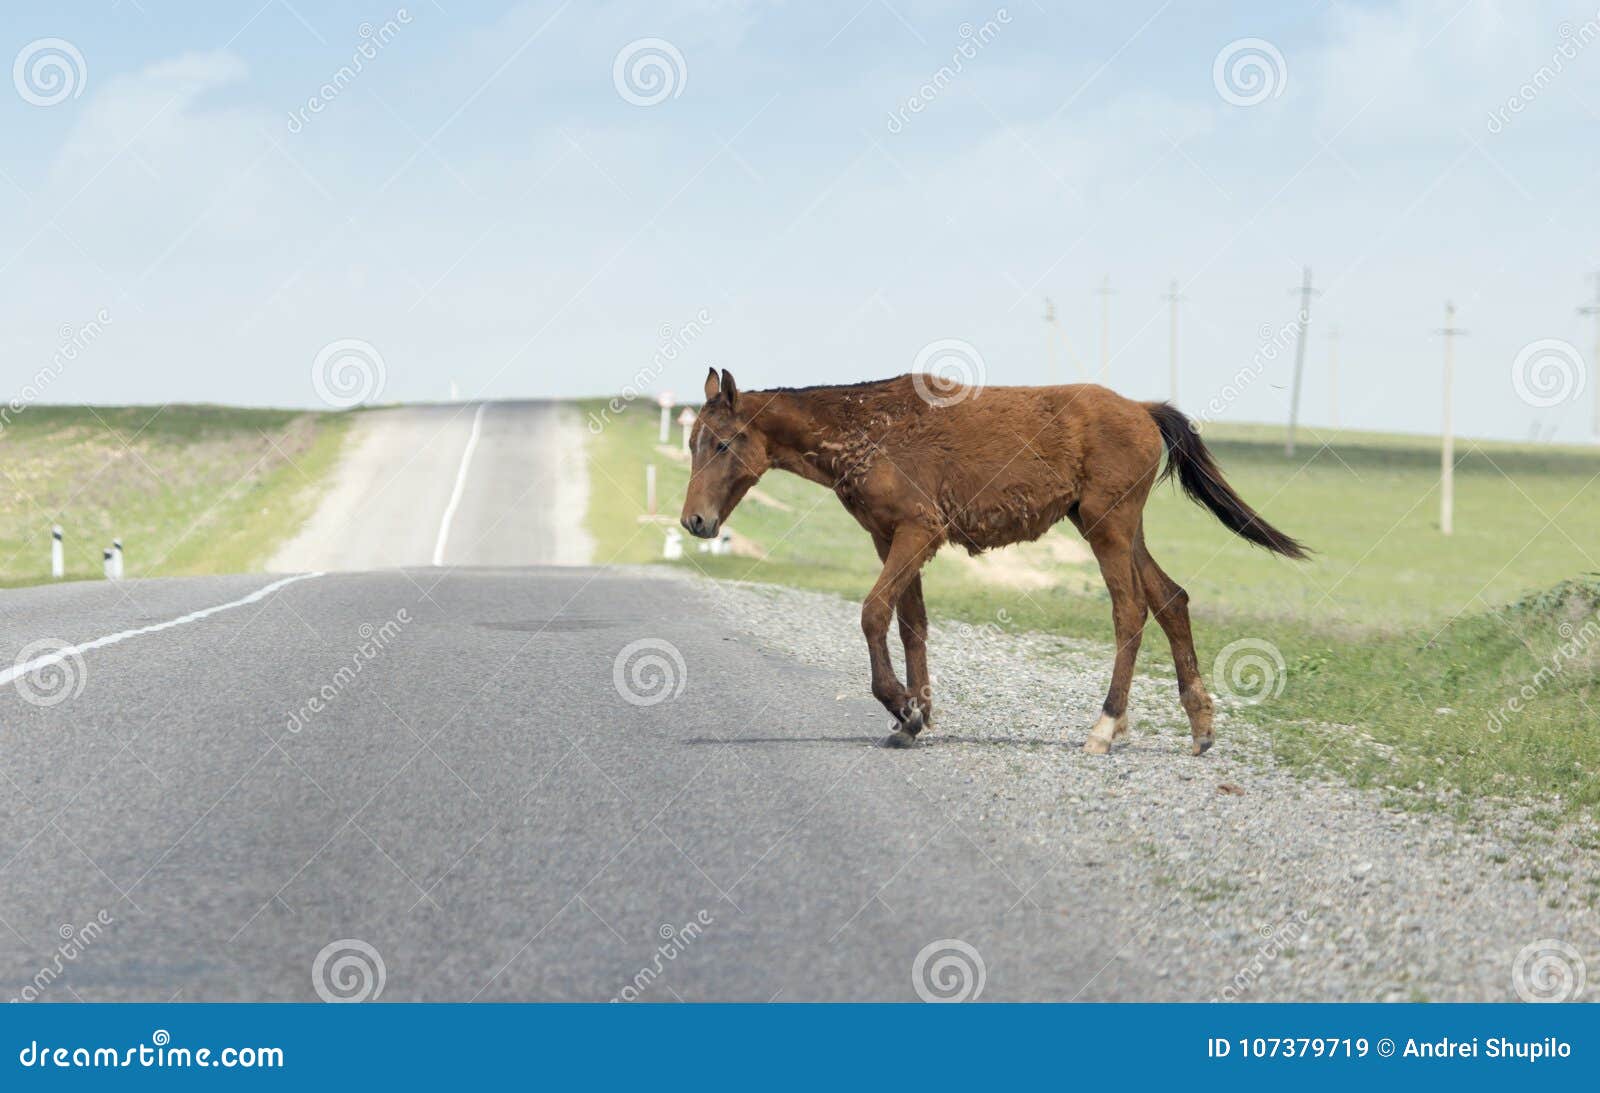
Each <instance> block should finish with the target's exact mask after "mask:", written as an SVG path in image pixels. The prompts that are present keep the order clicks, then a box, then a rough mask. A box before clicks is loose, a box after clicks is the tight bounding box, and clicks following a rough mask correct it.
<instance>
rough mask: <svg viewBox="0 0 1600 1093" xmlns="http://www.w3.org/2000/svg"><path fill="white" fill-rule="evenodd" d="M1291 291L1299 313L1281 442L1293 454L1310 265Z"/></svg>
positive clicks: (1303, 364) (1303, 361)
mask: <svg viewBox="0 0 1600 1093" xmlns="http://www.w3.org/2000/svg"><path fill="white" fill-rule="evenodd" d="M1291 291H1294V292H1297V293H1299V294H1300V313H1299V314H1298V315H1297V316H1296V317H1295V319H1296V324H1297V325H1298V326H1299V327H1300V333H1299V336H1298V337H1297V338H1296V339H1295V343H1294V389H1293V391H1292V392H1291V393H1290V395H1289V435H1288V436H1287V437H1286V438H1285V439H1284V442H1283V454H1284V455H1288V456H1292V455H1294V429H1295V426H1296V425H1298V424H1299V422H1300V379H1301V377H1302V376H1303V375H1304V374H1305V370H1306V330H1307V328H1308V327H1310V326H1311V297H1313V296H1315V295H1316V292H1315V291H1314V290H1313V289H1312V287H1311V267H1310V266H1307V267H1305V272H1304V273H1303V274H1302V275H1301V277H1300V287H1299V288H1297V289H1293V290H1291Z"/></svg>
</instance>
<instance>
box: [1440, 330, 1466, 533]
mask: <svg viewBox="0 0 1600 1093" xmlns="http://www.w3.org/2000/svg"><path fill="white" fill-rule="evenodd" d="M1436 333H1439V334H1442V335H1444V422H1443V430H1442V431H1443V433H1444V435H1443V438H1442V440H1441V443H1440V445H1439V532H1440V534H1442V535H1449V534H1450V533H1451V532H1452V531H1454V530H1455V527H1454V525H1455V508H1456V436H1455V422H1454V419H1453V417H1452V415H1451V407H1450V387H1451V384H1452V382H1453V381H1454V379H1455V368H1456V362H1455V340H1456V338H1457V337H1460V336H1463V335H1465V334H1466V331H1465V330H1462V329H1460V328H1459V327H1457V326H1456V305H1455V304H1452V303H1446V304H1445V305H1444V326H1443V327H1442V328H1440V329H1439V330H1438V331H1436Z"/></svg>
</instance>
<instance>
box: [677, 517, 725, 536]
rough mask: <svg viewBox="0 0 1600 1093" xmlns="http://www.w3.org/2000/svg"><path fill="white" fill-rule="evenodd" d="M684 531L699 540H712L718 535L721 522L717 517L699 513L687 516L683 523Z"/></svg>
mask: <svg viewBox="0 0 1600 1093" xmlns="http://www.w3.org/2000/svg"><path fill="white" fill-rule="evenodd" d="M679 522H680V523H681V524H683V529H684V530H685V531H687V532H688V533H689V534H690V535H693V536H694V537H695V538H697V539H711V538H714V537H715V536H716V534H717V525H718V523H719V522H720V521H718V520H717V518H716V517H715V516H711V517H706V516H702V515H700V514H699V513H698V512H697V513H695V514H694V515H693V516H685V517H684V518H683V519H682V520H681V521H679Z"/></svg>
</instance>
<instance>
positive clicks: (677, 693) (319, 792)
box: [0, 568, 1150, 1001]
mask: <svg viewBox="0 0 1600 1093" xmlns="http://www.w3.org/2000/svg"><path fill="white" fill-rule="evenodd" d="M272 580H273V578H269V577H265V576H261V575H256V576H239V577H227V578H203V579H183V580H158V581H131V582H126V583H124V584H121V585H111V584H104V583H84V584H75V585H70V586H62V587H50V588H37V589H28V590H21V591H16V592H10V593H6V594H5V595H6V605H7V608H8V610H7V611H6V612H5V614H4V616H3V618H0V654H3V659H0V663H4V664H8V665H9V664H11V663H12V661H13V659H14V658H15V657H17V655H18V654H19V653H20V652H21V651H22V650H23V649H24V648H25V647H27V646H29V645H30V644H31V643H34V642H37V641H38V640H39V639H40V638H41V637H50V638H55V639H59V640H60V641H62V642H66V643H70V644H72V645H83V644H85V643H88V642H91V641H93V640H94V639H98V638H103V637H106V636H108V635H115V634H125V633H127V632H129V631H135V630H137V629H139V628H141V627H149V626H152V625H159V624H161V623H164V622H167V621H169V620H173V619H177V618H182V617H185V616H190V615H192V614H193V613H195V612H198V611H201V610H203V609H209V608H216V607H223V608H224V609H223V610H220V611H216V612H215V613H213V614H209V615H207V616H205V617H203V618H199V619H198V620H195V621H188V622H182V623H179V624H177V625H172V626H170V627H167V628H164V629H158V630H154V631H152V632H146V633H133V634H132V635H131V636H126V637H123V638H121V639H120V640H115V641H114V642H113V643H111V644H104V645H101V646H99V647H96V648H91V649H89V650H88V651H86V652H83V653H81V654H69V655H68V656H67V658H66V660H65V661H64V662H63V663H61V664H58V665H55V666H53V667H50V666H47V667H45V668H43V669H41V670H40V671H37V672H33V673H30V674H28V675H26V676H25V677H24V680H23V684H24V685H22V686H19V684H18V682H17V681H15V680H13V681H8V682H7V683H6V685H5V686H4V687H3V688H0V775H3V778H0V817H3V837H0V846H3V847H4V848H5V855H6V857H5V859H4V861H3V863H0V970H3V975H0V991H3V992H4V997H6V998H11V997H17V996H19V995H21V994H23V993H24V992H25V991H26V990H27V989H28V988H29V987H30V985H32V986H33V989H34V992H35V993H36V994H38V995H39V996H40V997H44V998H53V999H68V998H82V999H85V1000H166V999H170V998H179V999H185V1000H206V999H222V1000H227V999H265V1000H282V999H288V1000H293V999H302V1000H310V999H314V998H316V997H317V996H318V995H317V993H316V990H315V988H314V985H313V975H314V973H313V968H314V965H316V964H317V958H318V954H319V953H320V952H322V951H323V949H324V947H326V946H328V945H330V943H333V942H335V941H340V940H342V939H355V940H357V941H360V942H362V943H363V944H365V945H367V946H370V947H371V950H372V951H373V952H375V953H376V954H377V957H378V959H381V961H382V967H383V987H382V993H381V995H380V997H381V998H383V999H428V1000H456V999H483V1000H523V999H564V1000H597V1001H598V1000H608V999H611V998H613V997H618V996H621V995H622V993H623V992H624V990H625V989H627V988H630V987H631V988H632V989H633V990H634V991H636V992H637V993H638V994H639V995H640V996H641V997H644V998H648V999H654V1000H662V1001H670V1000H673V999H675V998H682V999H688V1000H708V999H746V1000H761V1001H765V1000H768V999H772V998H780V999H785V1000H800V999H908V1000H909V999H914V998H915V997H916V995H915V994H914V991H913V984H912V966H913V963H914V962H915V959H916V957H917V954H918V952H919V951H920V950H921V949H922V948H923V947H924V946H926V945H928V944H929V943H930V942H934V941H937V940H939V939H943V938H949V937H961V938H965V939H968V940H969V941H972V942H973V943H981V946H982V951H983V954H984V958H985V960H986V961H987V970H986V976H987V981H988V989H987V990H986V992H985V994H984V997H986V998H1008V997H1009V998H1024V997H1045V998H1048V997H1057V998H1064V997H1072V996H1074V994H1076V993H1077V992H1079V991H1083V992H1084V994H1083V996H1084V997H1138V996H1140V992H1141V988H1142V986H1144V985H1148V983H1149V982H1150V979H1149V975H1148V972H1149V969H1147V968H1144V967H1143V966H1142V965H1141V964H1140V959H1139V957H1138V956H1137V954H1132V953H1124V954H1122V955H1121V956H1120V957H1119V958H1118V959H1116V960H1115V961H1114V962H1113V959H1112V958H1113V957H1117V956H1118V950H1119V949H1120V948H1121V947H1122V946H1123V943H1124V939H1123V938H1122V936H1121V931H1120V930H1118V929H1117V928H1116V927H1115V924H1116V922H1117V919H1116V915H1117V907H1116V896H1115V894H1114V893H1111V892H1095V891H1092V890H1090V891H1082V892H1080V893H1078V895H1077V897H1076V898H1075V900H1074V913H1075V914H1076V915H1078V916H1081V917H1079V918H1075V919H1072V920H1067V919H1064V918H1063V917H1062V916H1061V915H1060V913H1059V912H1057V911H1053V910H1052V911H1042V910H1040V909H1039V907H1038V906H1032V907H1030V906H1028V905H1026V904H1025V903H1024V902H1023V901H1022V900H1021V899H1019V897H1018V893H1017V889H1016V887H1015V886H1014V885H1012V884H1011V883H1009V882H1008V881H1006V880H1005V879H1003V876H1002V872H1003V870H1004V869H1005V868H1006V867H1007V864H1006V863H1008V860H1009V858H1010V857H1012V856H1013V855H1014V854H1016V853H1019V852H1022V851H1021V850H1020V848H1018V847H1015V846H1011V845H1008V844H1007V843H1006V842H1005V837H1004V836H1000V835H993V836H990V835H988V834H980V837H979V839H978V840H976V841H975V840H974V839H973V838H972V837H971V836H969V835H967V834H962V833H961V831H960V830H958V829H956V828H955V827H954V826H953V825H951V824H950V823H949V817H948V816H947V815H946V812H945V808H946V807H947V801H948V799H949V798H950V797H951V796H952V795H957V794H959V795H965V793H966V792H968V791H970V789H971V787H970V786H965V787H962V786H957V785H949V786H946V785H942V784H941V783H940V782H939V780H938V779H937V778H936V777H933V776H929V777H927V778H919V779H917V780H915V781H913V780H912V779H910V778H909V777H908V775H907V773H906V768H905V767H904V766H903V765H902V764H900V763H899V762H897V758H898V757H897V756H896V755H895V754H894V753H890V752H886V751H883V750H881V749H879V748H876V747H873V746H872V745H873V744H874V743H875V742H876V741H877V740H878V738H879V737H881V735H882V734H883V731H884V727H885V726H884V721H885V718H884V716H883V715H882V712H881V711H880V710H877V709H876V708H875V706H874V704H873V703H871V701H870V700H868V699H863V698H861V697H860V693H859V692H860V688H859V686H857V684H859V680H852V681H848V683H847V682H846V681H844V680H842V679H839V678H834V675H835V674H831V673H829V672H826V671H823V670H820V669H816V668H810V667H805V666H802V665H800V664H798V663H796V662H795V661H793V660H791V659H789V658H787V657H784V656H779V655H776V654H774V653H770V652H764V651H763V650H761V649H760V648H756V647H754V646H753V644H752V643H751V642H750V641H749V640H747V639H745V638H743V637H741V636H740V635H739V634H738V633H737V632H735V631H731V630H730V629H729V628H728V627H727V626H726V625H725V624H723V623H721V622H719V621H717V619H716V618H715V616H714V613H713V612H709V611H707V610H706V605H705V604H704V603H703V602H701V600H700V597H701V596H702V595H703V594H704V593H703V589H702V590H700V591H697V588H698V586H696V585H693V584H689V583H685V582H682V581H675V580H663V579H660V578H653V577H647V576H641V575H637V574H628V573H616V572H606V571H601V570H594V569H572V568H566V569H556V568H524V569H456V568H450V569H421V570H402V571H396V572H390V573H381V574H343V575H325V576H319V577H312V578H308V579H302V580H298V581H294V582H292V583H289V584H287V585H284V586H282V587H279V588H277V589H276V590H275V591H273V592H272V593H270V594H269V595H266V596H264V597H261V598H259V599H256V600H254V601H253V602H246V603H243V604H242V605H240V606H231V607H229V606H226V605H229V604H232V603H235V602H237V601H240V600H241V599H246V598H247V597H249V596H250V595H251V594H254V593H257V592H258V591H259V590H260V589H261V588H263V587H265V586H268V584H269V582H270V581H272ZM641 641H644V642H648V643H650V644H649V645H648V646H647V647H645V648H644V649H643V650H642V652H640V653H639V655H643V656H646V657H648V656H649V655H650V654H651V653H652V652H654V653H656V654H657V659H656V662H655V665H654V667H655V668H657V669H661V670H663V671H664V672H665V673H666V674H665V676H662V675H660V674H652V666H651V665H650V664H649V663H643V664H641V663H639V656H638V655H635V656H631V657H630V656H623V654H624V652H625V650H626V649H627V647H629V646H630V645H632V644H633V643H637V642H641ZM663 642H664V643H668V645H670V648H671V650H672V651H674V652H675V654H676V656H674V652H666V651H665V649H666V646H663V645H662V644H661V643H663ZM636 650H637V647H636ZM30 655H33V656H38V655H40V651H39V649H37V648H35V649H33V650H32V651H31V653H30ZM619 657H620V658H621V659H620V661H619ZM679 657H681V663H679V662H678V661H677V659H676V658H679ZM619 664H620V669H619ZM635 667H637V668H638V669H639V673H640V674H639V675H637V676H635V675H634V673H633V669H634V668H635ZM619 671H620V682H619V677H618V672H619ZM663 680H665V682H663ZM845 687H848V689H849V691H850V697H849V698H848V699H843V698H842V696H841V698H838V699H836V697H835V696H836V695H839V694H840V693H841V689H842V688H845ZM630 693H631V694H632V695H634V700H633V701H630V700H629V697H628V696H629V694H630ZM640 695H643V696H644V697H646V698H649V697H656V696H659V698H660V700H659V701H655V702H653V703H650V704H640V702H639V698H638V696H640ZM316 696H322V700H323V705H322V708H321V709H320V710H318V709H314V708H313V706H312V700H313V698H314V697H316ZM968 827H970V825H962V828H968ZM979 830H980V832H981V828H980V829H979ZM985 839H989V841H988V843H987V845H985V843H984V840H985ZM1028 902H1029V903H1031V902H1032V901H1031V900H1030V901H1028ZM1046 905H1048V904H1046ZM96 922H98V923H100V925H99V927H98V928H92V929H90V930H89V931H88V932H85V929H84V928H85V927H86V926H88V925H89V924H91V923H96ZM691 924H693V925H691ZM69 928H71V929H69ZM73 930H75V932H76V936H77V937H78V938H80V939H86V940H84V941H82V942H81V943H80V942H78V941H73V942H71V943H66V942H63V940H62V939H63V938H64V937H65V936H66V935H67V934H68V933H69V932H73ZM669 931H675V936H676V937H677V938H680V939H682V940H681V941H670V940H664V939H665V938H666V934H667V932H669ZM63 945H64V946H66V947H74V946H79V948H78V949H77V950H75V953H74V955H73V956H72V957H70V958H62V957H61V956H60V955H59V953H60V949H58V946H63ZM346 948H347V949H348V948H349V946H348V945H347V946H346ZM664 949H670V950H672V955H671V956H665V955H662V953H663V950H664ZM363 959H365V960H366V961H367V962H368V964H369V966H373V965H372V958H371V957H364V958H363ZM1108 964H1113V965H1114V966H1113V967H1111V969H1110V970H1109V971H1108V970H1107V966H1108ZM57 967H59V969H60V970H59V972H58V973H55V974H45V975H44V983H43V986H42V987H41V986H40V985H39V983H40V976H41V972H43V971H45V970H46V969H53V968H57ZM338 967H339V964H338V962H337V960H335V961H333V962H331V963H330V962H328V961H324V963H323V965H322V967H321V974H322V975H323V979H324V981H325V982H328V981H335V982H337V981H338V980H339V976H337V975H335V974H334V972H333V971H331V970H330V968H338ZM658 967H659V971H657V970H656V969H657V968H658ZM345 973H348V974H351V975H353V974H354V973H353V972H352V971H351V969H348V968H347V969H345ZM345 973H341V974H345ZM361 982H362V981H361V980H360V979H359V978H355V979H350V980H346V983H347V985H349V984H356V985H357V989H360V983H361ZM365 982H366V983H367V984H369V986H368V988H367V989H370V985H373V984H376V982H377V980H376V979H375V978H370V976H369V978H368V979H367V980H366V981H365Z"/></svg>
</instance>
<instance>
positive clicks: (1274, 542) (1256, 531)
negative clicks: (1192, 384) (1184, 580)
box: [1144, 402, 1308, 558]
mask: <svg viewBox="0 0 1600 1093" xmlns="http://www.w3.org/2000/svg"><path fill="white" fill-rule="evenodd" d="M1144 408H1145V409H1146V410H1148V411H1150V416H1151V417H1153V418H1155V422H1156V427H1157V428H1158V429H1160V430H1161V439H1162V441H1163V442H1164V443H1165V444H1166V446H1167V467H1166V469H1165V470H1164V471H1162V472H1161V477H1162V478H1170V477H1171V476H1172V472H1173V471H1177V472H1178V483H1179V484H1180V485H1181V486H1182V487H1183V492H1184V493H1186V494H1188V495H1189V498H1190V499H1191V500H1193V501H1194V502H1196V503H1197V504H1201V505H1204V506H1205V507H1206V508H1208V509H1210V510H1211V512H1212V514H1213V515H1214V516H1216V518H1217V519H1218V520H1221V521H1222V523H1223V526H1225V527H1226V528H1227V529H1228V530H1229V531H1231V532H1233V533H1234V534H1235V535H1238V536H1239V537H1240V538H1243V539H1248V540H1249V541H1250V542H1252V543H1254V544H1256V546H1259V547H1265V548H1266V549H1268V550H1270V551H1272V552H1273V553H1274V554H1282V555H1283V556H1284V557H1286V558H1305V557H1306V556H1307V553H1308V552H1307V550H1306V548H1305V547H1303V546H1301V545H1300V544H1299V543H1298V542H1296V541H1295V540H1293V539H1291V538H1290V537H1289V536H1287V535H1285V534H1284V533H1283V532H1281V531H1279V530H1278V529H1277V528H1275V527H1273V526H1272V525H1271V524H1269V523H1267V522H1266V521H1265V520H1263V519H1262V518H1261V517H1260V516H1258V515H1257V514H1256V510H1255V509H1253V508H1251V507H1250V506H1249V505H1247V504H1245V503H1244V499H1243V498H1241V497H1240V496H1239V495H1238V494H1237V493H1234V492H1233V487H1232V486H1230V485H1228V483H1227V482H1226V481H1224V480H1223V477H1222V471H1221V470H1220V469H1219V468H1218V467H1217V461H1216V460H1215V459H1213V458H1212V456H1211V450H1210V449H1209V448H1207V447H1206V446H1205V443H1204V442H1203V441H1202V440H1201V439H1200V432H1199V430H1198V429H1197V428H1196V427H1195V423H1194V422H1193V421H1191V420H1190V419H1189V417H1188V416H1187V415H1185V414H1184V413H1183V411H1182V410H1179V409H1178V408H1177V407H1176V406H1174V405H1172V404H1171V403H1170V402H1147V403H1145V404H1144Z"/></svg>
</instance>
